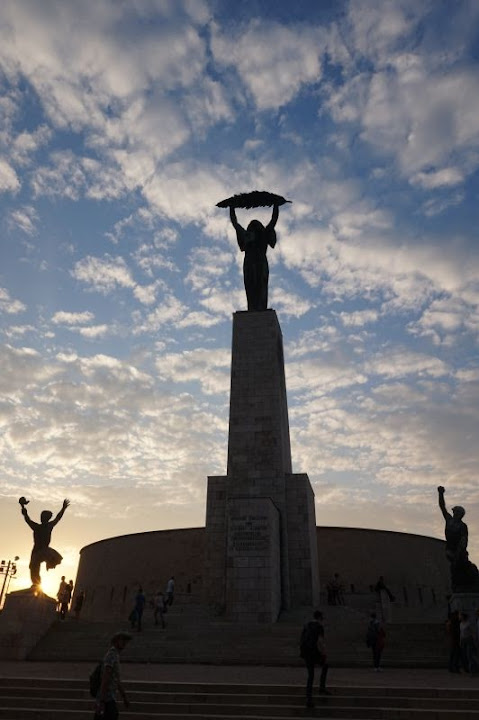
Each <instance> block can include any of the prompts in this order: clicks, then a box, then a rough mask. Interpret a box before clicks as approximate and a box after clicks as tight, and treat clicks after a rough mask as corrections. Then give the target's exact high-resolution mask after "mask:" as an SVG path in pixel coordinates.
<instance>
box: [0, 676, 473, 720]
mask: <svg viewBox="0 0 479 720" xmlns="http://www.w3.org/2000/svg"><path fill="white" fill-rule="evenodd" d="M125 688H126V690H127V692H128V695H129V698H130V701H131V706H130V709H129V710H126V709H123V708H122V709H121V719H122V720H154V718H159V719H160V718H161V720H170V719H171V720H210V719H211V718H214V719H215V720H223V719H226V718H227V719H228V720H239V719H240V718H248V720H255V719H256V720H259V719H260V718H261V720H273V719H276V718H278V719H282V720H288V718H290V719H292V718H302V717H316V718H317V717H320V718H322V720H327V719H328V718H331V719H332V718H342V719H343V720H376V719H377V720H476V719H478V720H479V688H477V687H476V686H474V685H473V686H471V687H470V688H467V689H457V688H455V689H446V688H422V687H414V688H405V687H401V688H392V687H389V688H388V687H381V688H378V687H337V688H334V687H333V688H332V693H333V694H332V695H331V696H322V697H317V698H316V699H315V704H316V707H315V708H314V709H306V708H305V704H304V686H299V685H241V684H237V685H236V684H208V683H171V682H157V681H150V682H147V681H130V682H125ZM92 716H93V700H92V698H91V697H90V696H89V694H88V689H87V682H86V681H85V680H61V679H39V678H34V679H28V678H8V679H6V678H1V679H0V719H1V720H30V719H31V720H65V719H66V720H91V718H92Z"/></svg>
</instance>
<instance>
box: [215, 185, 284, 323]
mask: <svg viewBox="0 0 479 720" xmlns="http://www.w3.org/2000/svg"><path fill="white" fill-rule="evenodd" d="M289 202H291V200H285V198H284V197H283V196H282V195H275V194H274V193H270V192H267V191H265V190H253V191H252V192H248V193H240V194H239V195H233V196H232V197H230V198H226V200H222V201H221V202H219V203H217V207H221V208H227V207H229V209H230V219H231V222H232V223H233V227H234V229H235V230H236V238H237V240H238V245H239V249H240V250H241V251H242V252H244V262H243V277H244V286H245V290H246V299H247V300H248V310H267V309H268V279H269V267H268V259H267V257H266V252H267V250H268V245H269V247H272V248H274V246H275V245H276V231H275V229H274V228H275V225H276V222H277V220H278V215H279V206H280V205H284V203H289ZM257 207H273V215H272V217H271V220H270V221H269V223H268V224H267V225H266V227H264V225H263V224H262V223H261V222H260V221H259V220H252V221H251V222H250V223H249V225H248V227H247V228H246V230H245V229H244V228H243V227H241V225H240V224H239V222H238V220H237V219H236V212H235V208H247V209H251V208H257Z"/></svg>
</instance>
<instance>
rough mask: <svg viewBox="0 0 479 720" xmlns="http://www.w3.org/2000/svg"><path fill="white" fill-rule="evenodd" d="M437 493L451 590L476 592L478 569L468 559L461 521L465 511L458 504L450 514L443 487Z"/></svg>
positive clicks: (465, 538) (478, 581)
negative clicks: (441, 515) (449, 571)
mask: <svg viewBox="0 0 479 720" xmlns="http://www.w3.org/2000/svg"><path fill="white" fill-rule="evenodd" d="M437 491H438V494H439V507H440V509H441V512H442V514H443V517H444V520H445V521H446V526H445V529H444V533H445V536H446V557H447V559H448V561H449V564H450V568H451V587H452V591H453V592H477V591H478V590H479V571H478V569H477V567H476V566H475V565H474V564H473V563H472V562H471V561H470V560H469V553H468V552H467V542H468V530H467V525H466V523H465V522H464V521H463V519H462V518H463V517H464V515H465V514H466V511H465V510H464V508H463V507H461V506H460V505H456V506H455V507H453V508H452V514H451V513H450V512H448V510H447V509H446V503H445V501H444V494H445V492H446V491H445V489H444V488H443V487H442V485H441V486H439V487H438V489H437Z"/></svg>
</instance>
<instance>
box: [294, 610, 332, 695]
mask: <svg viewBox="0 0 479 720" xmlns="http://www.w3.org/2000/svg"><path fill="white" fill-rule="evenodd" d="M322 621H323V613H321V612H320V611H319V610H316V611H315V612H314V614H313V619H312V620H310V621H309V622H308V623H306V625H305V626H304V627H303V630H302V632H301V639H300V655H301V657H302V658H303V660H304V662H305V665H306V669H307V671H308V680H307V683H306V707H309V708H312V707H314V703H313V683H314V668H315V666H316V665H319V666H320V667H321V675H320V678H319V694H320V695H331V693H330V692H329V690H326V677H327V674H328V669H329V666H328V664H327V662H326V660H327V658H326V652H325V646H324V627H323V624H322Z"/></svg>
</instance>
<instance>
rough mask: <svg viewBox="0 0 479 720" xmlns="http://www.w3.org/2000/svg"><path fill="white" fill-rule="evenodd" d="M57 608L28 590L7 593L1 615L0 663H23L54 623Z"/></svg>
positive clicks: (52, 600)
mask: <svg viewBox="0 0 479 720" xmlns="http://www.w3.org/2000/svg"><path fill="white" fill-rule="evenodd" d="M56 605H57V603H56V600H54V599H53V598H51V597H48V595H45V594H44V593H37V594H35V592H34V591H33V590H31V589H28V590H18V591H17V592H12V593H9V594H8V595H7V597H6V600H5V605H4V607H3V610H2V614H1V615H0V659H2V660H25V658H26V657H27V656H28V654H29V653H30V651H31V650H33V648H34V647H35V645H36V644H37V642H38V641H39V640H40V639H41V638H42V637H43V636H44V635H45V634H46V632H47V631H48V629H49V628H50V626H51V625H52V624H53V623H54V622H55V620H56V617H57V615H56Z"/></svg>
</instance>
